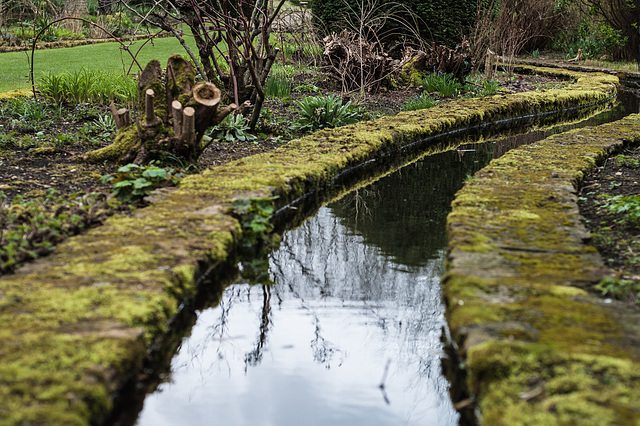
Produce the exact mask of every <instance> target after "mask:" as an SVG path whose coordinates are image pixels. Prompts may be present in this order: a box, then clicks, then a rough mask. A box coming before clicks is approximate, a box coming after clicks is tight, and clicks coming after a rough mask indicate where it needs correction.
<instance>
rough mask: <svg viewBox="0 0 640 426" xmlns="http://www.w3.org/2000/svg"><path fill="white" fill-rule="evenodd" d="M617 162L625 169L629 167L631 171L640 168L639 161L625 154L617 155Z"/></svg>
mask: <svg viewBox="0 0 640 426" xmlns="http://www.w3.org/2000/svg"><path fill="white" fill-rule="evenodd" d="M616 162H617V163H618V164H619V165H621V166H623V167H628V168H630V169H637V168H639V167H640V162H639V161H638V160H636V159H635V158H632V157H627V156H626V155H624V154H618V155H616Z"/></svg>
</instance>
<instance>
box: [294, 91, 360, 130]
mask: <svg viewBox="0 0 640 426" xmlns="http://www.w3.org/2000/svg"><path fill="white" fill-rule="evenodd" d="M296 104H297V105H298V108H299V112H300V115H301V117H300V118H299V119H298V120H297V121H296V122H295V123H293V125H292V126H291V128H292V130H296V131H302V132H310V131H315V130H319V129H324V128H332V127H338V126H344V125H346V124H353V123H357V122H358V119H357V117H356V115H357V113H356V112H354V111H352V109H351V102H350V101H349V102H347V103H345V104H344V105H343V104H342V98H340V96H337V95H329V96H309V97H304V98H302V99H301V100H299V101H297V102H296Z"/></svg>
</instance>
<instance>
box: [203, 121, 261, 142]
mask: <svg viewBox="0 0 640 426" xmlns="http://www.w3.org/2000/svg"><path fill="white" fill-rule="evenodd" d="M249 130H250V129H249V126H248V125H247V119H246V118H245V117H244V116H242V115H241V114H229V115H228V116H226V117H225V119H224V120H222V121H221V122H220V123H218V124H217V125H215V126H213V127H210V128H209V129H207V131H206V132H205V136H206V137H207V138H206V139H205V138H203V141H205V142H206V141H207V140H208V139H209V138H212V139H216V140H219V141H226V142H234V141H237V140H238V141H243V142H244V141H253V140H255V139H256V137H255V136H254V135H252V134H250V133H248V132H249Z"/></svg>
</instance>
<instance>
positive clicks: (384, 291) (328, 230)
mask: <svg viewBox="0 0 640 426" xmlns="http://www.w3.org/2000/svg"><path fill="white" fill-rule="evenodd" d="M443 257H444V251H443V250H441V251H440V254H439V257H438V259H436V260H431V261H428V262H427V263H426V266H424V267H407V266H404V265H398V264H395V263H393V262H391V261H390V260H388V259H387V258H385V257H384V256H382V255H381V254H380V250H379V249H378V248H376V247H372V246H367V245H365V244H363V243H362V237H360V236H358V235H353V234H351V233H348V232H346V230H345V229H344V228H343V227H342V226H341V225H340V220H339V219H338V218H336V217H335V216H333V215H332V214H331V213H330V211H329V210H328V209H322V210H320V212H319V213H318V215H317V216H316V217H315V218H314V219H313V220H310V221H308V222H306V223H304V224H303V225H302V226H301V227H300V228H298V229H297V230H296V231H295V232H289V233H287V234H286V235H285V237H284V238H283V241H282V243H281V245H280V249H279V250H278V251H277V252H275V253H273V254H272V256H271V274H272V278H273V280H274V282H276V283H277V285H276V287H275V289H276V291H278V292H281V291H284V290H283V289H286V291H287V292H288V293H289V295H290V296H291V297H293V298H295V299H296V300H297V301H298V303H299V304H300V307H301V308H302V309H306V310H308V311H310V313H311V314H312V318H314V321H315V322H316V331H317V333H318V332H319V330H320V320H321V316H322V313H321V312H322V309H323V308H324V306H325V304H324V303H325V302H326V303H337V304H339V305H341V306H342V308H344V310H345V312H348V313H349V314H350V315H353V314H354V312H355V313H356V314H357V315H366V316H367V317H370V318H372V319H373V320H372V323H375V324H376V326H377V327H378V328H379V329H380V330H381V331H382V332H383V335H384V336H385V339H387V340H389V342H391V341H393V340H394V339H398V338H400V339H401V340H402V341H403V350H399V351H398V353H397V354H396V360H395V361H397V362H406V361H407V359H409V358H413V355H414V354H416V353H419V354H421V356H424V357H425V359H436V360H439V355H440V343H439V336H440V328H441V327H442V325H443V307H442V304H441V302H440V287H439V279H440V276H441V275H442V273H443V272H444V266H443ZM283 298H286V296H283ZM319 312H320V313H319ZM425 336H428V337H429V339H428V340H429V341H430V342H433V343H432V344H433V347H430V348H425V347H424V342H425ZM320 342H321V343H322V344H323V345H324V346H322V347H320V349H321V350H320V351H319V352H318V351H317V350H315V351H314V353H315V354H319V355H321V356H319V357H316V359H317V360H322V361H323V362H324V360H326V359H327V355H330V356H333V355H334V354H336V352H339V351H340V349H339V348H335V347H329V348H328V349H327V346H326V340H325V339H324V338H322V336H319V335H316V336H314V339H313V340H312V344H313V345H314V346H315V348H317V347H318V346H317V345H318V343H320ZM342 355H344V354H342ZM404 358H406V359H404ZM430 367H433V366H430ZM436 370H437V369H436ZM437 371H439V370H437Z"/></svg>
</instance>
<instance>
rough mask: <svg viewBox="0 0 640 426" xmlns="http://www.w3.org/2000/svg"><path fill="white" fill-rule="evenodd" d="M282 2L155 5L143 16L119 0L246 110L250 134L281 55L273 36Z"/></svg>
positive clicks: (165, 0)
mask: <svg viewBox="0 0 640 426" xmlns="http://www.w3.org/2000/svg"><path fill="white" fill-rule="evenodd" d="M284 2H285V0H277V2H274V0H248V1H247V0H153V6H152V8H151V10H149V11H148V12H146V13H144V14H143V13H142V12H140V11H139V10H137V9H134V8H133V7H130V6H129V4H128V2H127V1H124V0H121V4H122V5H123V6H124V7H126V8H128V9H129V10H130V11H131V12H132V13H134V14H135V15H137V16H138V18H139V19H140V20H141V21H142V22H146V23H148V24H149V25H151V26H154V27H157V28H160V29H162V30H165V31H168V32H170V33H171V34H173V35H174V36H175V37H176V38H177V39H178V41H179V42H180V44H181V45H182V46H183V48H184V49H185V51H186V52H187V54H188V55H189V56H190V57H191V60H192V61H193V63H194V64H195V65H196V66H197V67H198V71H199V73H200V75H201V76H202V77H203V78H204V79H205V80H208V81H212V82H214V83H217V85H218V86H221V87H224V89H225V92H226V93H227V94H228V95H229V97H230V98H231V99H232V100H233V101H234V103H235V104H236V105H246V106H248V110H250V111H251V118H250V121H249V127H250V128H252V129H253V128H254V127H255V125H256V123H257V121H258V117H259V115H260V110H261V109H262V105H263V103H264V99H265V93H264V84H265V82H266V79H267V77H268V75H269V72H270V70H271V66H272V65H273V63H274V61H275V59H276V56H277V54H278V49H277V48H276V47H275V46H273V45H272V43H271V33H272V25H273V22H274V20H275V18H276V17H277V16H278V14H279V12H280V9H281V8H282V6H283V4H284ZM178 24H184V25H187V26H188V27H189V29H190V30H191V33H192V36H193V38H194V41H195V43H196V46H197V48H198V54H199V58H198V57H197V56H196V55H195V53H194V52H193V51H192V50H191V49H190V48H189V46H188V45H187V43H186V42H185V35H184V34H183V33H182V31H180V25H178ZM249 105H250V106H249Z"/></svg>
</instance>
